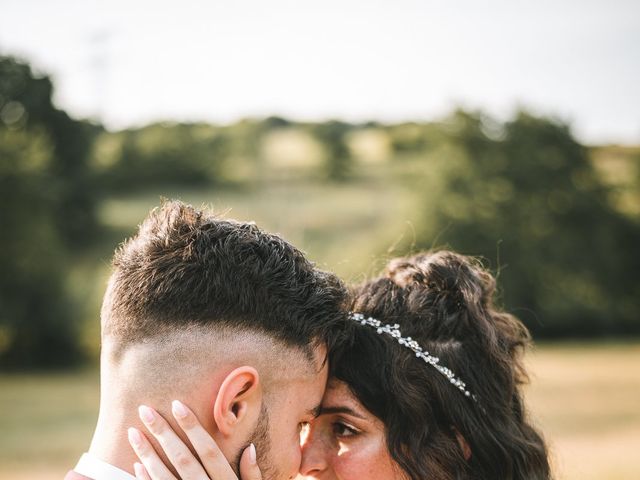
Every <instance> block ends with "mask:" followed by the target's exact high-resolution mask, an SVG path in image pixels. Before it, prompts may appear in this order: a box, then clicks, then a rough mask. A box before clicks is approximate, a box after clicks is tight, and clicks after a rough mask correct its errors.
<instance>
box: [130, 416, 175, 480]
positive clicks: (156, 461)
mask: <svg viewBox="0 0 640 480" xmlns="http://www.w3.org/2000/svg"><path fill="white" fill-rule="evenodd" d="M128 433H129V443H130V444H131V447H132V448H133V451H134V452H136V455H137V456H138V458H139V459H140V461H141V462H142V463H143V465H144V467H145V469H146V471H147V474H148V475H149V477H150V478H151V479H152V480H176V477H174V476H173V474H172V473H171V472H170V471H169V469H168V468H167V467H166V465H165V464H164V463H163V462H162V460H160V457H159V456H158V454H157V453H156V451H155V450H154V449H153V447H152V446H151V444H150V443H149V440H147V438H146V437H145V436H144V435H143V434H142V432H141V431H140V430H138V429H137V428H130V429H129V432H128ZM134 468H135V467H134Z"/></svg>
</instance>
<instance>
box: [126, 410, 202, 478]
mask: <svg viewBox="0 0 640 480" xmlns="http://www.w3.org/2000/svg"><path fill="white" fill-rule="evenodd" d="M138 410H139V414H140V419H141V420H142V422H143V423H144V425H145V427H147V429H148V430H149V431H150V432H151V434H152V435H153V436H154V437H155V438H156V440H158V442H159V443H160V446H161V447H162V450H163V451H164V453H165V455H166V456H167V458H168V459H169V461H170V462H171V464H172V465H173V466H174V467H175V468H176V470H177V471H178V474H179V475H180V478H182V479H183V480H192V479H194V480H195V479H197V480H200V479H202V478H207V474H206V472H205V471H204V468H203V467H202V465H200V462H199V461H198V460H197V459H196V457H194V456H193V453H191V450H189V448H188V447H187V446H186V445H185V444H184V442H183V441H182V440H181V439H180V437H178V435H176V433H175V432H174V431H173V429H172V428H171V426H170V425H169V424H168V423H167V421H166V420H165V419H164V418H162V415H160V414H159V413H158V412H156V411H155V410H153V409H152V408H149V407H147V406H145V405H141V406H140V408H139V409H138ZM145 465H146V464H145Z"/></svg>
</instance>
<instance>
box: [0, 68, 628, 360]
mask: <svg viewBox="0 0 640 480" xmlns="http://www.w3.org/2000/svg"><path fill="white" fill-rule="evenodd" d="M52 93H53V84H52V81H51V79H50V78H49V77H48V76H46V75H38V74H36V73H34V71H33V70H32V68H31V67H30V65H29V64H28V63H27V62H24V61H21V60H17V59H15V58H13V57H0V200H1V201H2V206H1V207H0V232H1V233H0V366H1V367H7V368H11V367H35V366H38V367H42V366H62V365H71V364H76V363H78V362H81V361H82V358H83V351H82V348H81V347H80V345H79V342H78V328H79V318H78V316H77V313H76V310H77V309H74V306H73V302H72V300H71V296H70V295H69V292H68V291H67V287H66V286H65V281H64V278H65V274H66V269H67V265H68V263H69V262H70V261H73V258H74V257H76V256H77V255H79V254H82V252H83V251H86V249H88V248H91V246H92V245H93V244H94V243H95V242H96V239H97V238H98V237H99V236H100V235H101V231H102V230H101V228H102V226H101V225H100V222H99V221H98V217H97V215H96V209H97V206H98V205H99V203H100V201H101V200H102V199H103V198H104V197H105V196H108V195H110V194H113V193H114V192H122V191H127V190H134V189H140V188H142V187H145V186H152V185H162V184H166V185H175V184H184V185H212V184H213V185H221V186H228V187H230V186H245V187H246V186H249V187H250V186H251V185H253V184H255V182H259V181H261V180H262V179H263V178H264V177H265V176H267V177H268V176H269V175H271V174H272V173H273V171H274V168H272V166H270V164H269V156H268V155H267V154H266V153H265V142H266V139H268V138H271V136H273V135H274V134H276V133H278V132H296V134H297V135H298V137H299V138H302V139H304V141H305V142H307V143H305V145H307V144H309V145H313V146H315V147H314V148H317V150H318V151H319V152H320V157H319V158H320V159H321V160H320V161H319V162H316V163H313V164H311V163H309V162H307V159H308V157H309V156H308V155H307V154H306V153H305V152H306V150H304V149H302V150H301V151H300V153H299V155H298V156H299V157H300V162H299V166H295V165H294V166H291V165H293V164H291V165H289V164H287V165H286V166H285V167H280V168H281V170H283V171H284V172H285V173H286V174H287V175H289V174H291V175H294V177H292V178H295V175H302V176H307V177H309V178H313V179H316V180H317V181H326V182H345V183H348V182H350V181H355V180H357V178H358V175H359V174H360V172H362V171H363V170H366V168H367V166H366V165H364V166H363V165H359V164H358V155H357V154H356V153H355V150H354V138H356V136H357V135H359V134H361V133H362V132H376V134H377V135H378V136H379V137H380V138H382V139H383V140H384V141H383V142H382V143H381V145H382V146H383V147H384V148H383V150H384V152H383V154H382V155H383V157H385V156H386V157H385V161H386V162H387V163H388V165H389V166H390V168H392V169H393V168H396V166H397V167H398V169H401V168H402V164H403V162H404V163H406V162H408V161H411V162H414V163H417V164H418V165H419V166H420V168H419V169H418V173H417V174H412V175H408V176H407V177H406V178H403V179H402V180H399V181H403V182H405V183H406V186H407V188H411V189H412V191H413V192H415V197H416V205H417V207H416V208H418V209H419V212H420V218H421V219H422V220H421V221H420V223H419V224H418V225H417V231H416V234H417V242H416V243H417V245H416V246H417V247H419V248H429V247H431V246H433V245H447V246H449V247H451V248H454V249H456V250H459V251H461V252H463V253H467V254H471V255H477V256H480V257H481V258H483V259H484V261H485V262H486V263H488V264H489V266H490V267H492V268H493V269H494V270H495V271H496V272H497V273H498V277H499V284H500V285H502V286H504V293H502V292H499V294H500V301H501V302H502V303H504V305H505V306H506V308H507V309H508V310H511V311H513V312H514V313H516V314H517V315H518V316H519V317H521V318H523V320H524V321H525V322H526V323H527V325H528V326H529V327H530V328H531V329H532V331H533V332H534V334H535V335H536V336H537V337H538V338H557V337H602V336H607V335H627V334H635V335H637V334H639V333H640V317H639V315H638V311H639V310H640V280H639V279H638V275H637V273H638V272H640V255H638V253H637V245H640V215H638V214H637V212H638V210H634V208H635V207H633V205H636V206H638V205H640V191H639V189H638V188H637V187H638V186H639V185H640V155H638V153H637V151H636V153H635V154H633V155H635V157H634V156H633V155H632V158H631V159H630V160H629V164H630V165H631V167H632V168H631V170H630V172H632V173H631V174H630V175H632V176H633V175H635V177H634V178H632V179H630V180H629V182H630V183H629V184H630V185H632V187H631V188H630V189H629V191H627V192H626V194H627V197H625V198H626V199H627V201H626V203H627V204H629V202H631V204H632V207H633V208H631V210H628V209H627V210H625V209H623V208H620V205H619V202H617V200H616V199H618V198H619V196H617V194H618V192H617V190H616V188H617V187H616V186H615V185H612V184H610V183H607V182H605V181H603V179H602V175H600V174H599V173H598V171H597V170H596V168H594V163H593V158H592V155H591V152H590V150H589V149H588V148H587V147H585V146H584V145H581V144H580V143H579V142H578V141H577V140H576V139H575V138H574V136H573V135H572V133H571V130H570V128H569V127H568V126H567V125H565V124H563V123H562V122H559V121H557V120H554V119H549V118H544V117H540V116H536V115H532V114H530V113H527V112H520V113H519V114H518V115H516V116H515V117H514V118H512V119H511V120H509V121H506V122H500V121H496V120H493V119H491V118H490V117H488V116H486V115H485V114H483V113H482V112H465V111H456V112H454V113H453V114H452V115H450V116H449V117H448V118H447V119H445V120H443V121H439V122H422V123H421V122H407V123H402V124H394V125H388V124H382V123H377V122H368V123H361V124H353V123H348V122H342V121H338V120H333V121H326V122H295V121H291V120H288V119H284V118H280V117H269V118H265V119H245V120H242V121H238V122H236V123H234V124H230V125H214V124H206V123H194V124H178V123H172V124H168V123H157V124H152V125H147V126H145V127H142V128H138V129H129V130H122V131H118V132H111V131H108V130H106V129H105V128H104V127H103V126H101V125H99V124H97V123H95V122H90V121H84V120H78V119H74V118H71V117H70V116H69V115H68V114H67V113H66V112H64V111H63V110H61V109H59V108H58V107H56V106H55V105H54V104H53V102H52ZM298 137H296V138H298ZM381 148H382V147H381ZM294 160H295V159H294ZM296 165H297V164H296ZM634 169H635V170H634ZM634 171H635V173H633V172H634ZM291 172H294V173H293V174H292V173H291ZM280 173H282V172H280ZM629 199H630V200H629ZM633 202H636V203H635V204H634V203H633ZM630 212H631V213H630Z"/></svg>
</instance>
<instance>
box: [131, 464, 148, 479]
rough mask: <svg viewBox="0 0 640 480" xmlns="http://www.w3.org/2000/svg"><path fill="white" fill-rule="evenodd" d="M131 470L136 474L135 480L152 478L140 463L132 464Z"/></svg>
mask: <svg viewBox="0 0 640 480" xmlns="http://www.w3.org/2000/svg"><path fill="white" fill-rule="evenodd" d="M133 471H134V472H135V474H136V480H152V479H151V477H150V476H149V474H148V473H147V469H146V468H144V465H142V464H141V463H137V462H136V463H134V464H133Z"/></svg>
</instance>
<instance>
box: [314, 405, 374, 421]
mask: <svg viewBox="0 0 640 480" xmlns="http://www.w3.org/2000/svg"><path fill="white" fill-rule="evenodd" d="M332 413H343V414H346V415H351V416H352V417H356V418H360V419H361V420H366V419H365V417H363V416H362V415H361V414H360V413H357V412H356V411H355V410H353V409H351V408H349V407H345V406H338V407H321V408H320V412H319V415H329V414H332Z"/></svg>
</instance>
